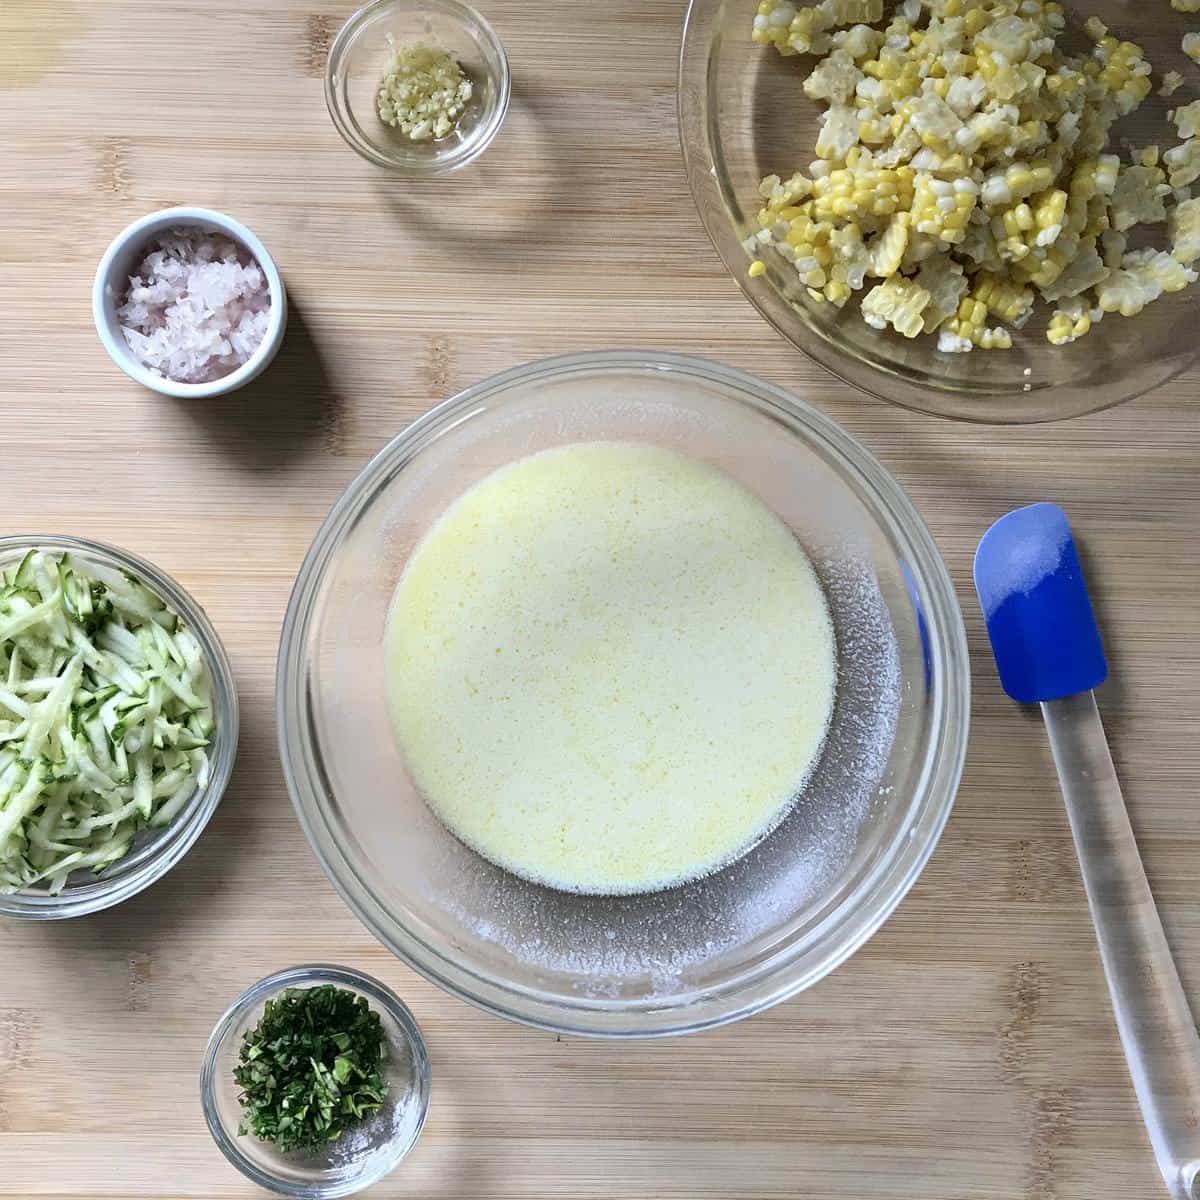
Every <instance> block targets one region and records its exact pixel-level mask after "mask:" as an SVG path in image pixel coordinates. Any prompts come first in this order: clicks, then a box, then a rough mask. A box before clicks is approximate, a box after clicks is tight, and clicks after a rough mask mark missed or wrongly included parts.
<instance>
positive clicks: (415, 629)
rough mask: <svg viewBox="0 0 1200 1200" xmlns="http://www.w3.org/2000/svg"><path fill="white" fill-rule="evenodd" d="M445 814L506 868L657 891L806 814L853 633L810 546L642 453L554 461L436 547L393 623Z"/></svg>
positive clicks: (416, 735)
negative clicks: (799, 809)
mask: <svg viewBox="0 0 1200 1200" xmlns="http://www.w3.org/2000/svg"><path fill="white" fill-rule="evenodd" d="M386 653H387V659H388V663H387V665H388V676H389V693H390V695H389V700H390V705H391V715H392V721H393V725H394V728H395V733H396V737H397V739H398V743H399V745H400V748H401V751H402V753H403V755H404V757H405V760H406V762H407V764H408V767H409V769H410V771H411V772H412V775H413V778H414V780H415V782H416V783H417V786H418V787H419V788H420V789H421V791H422V793H423V795H424V797H425V799H426V802H427V803H428V805H429V806H430V808H431V809H432V810H433V811H434V812H435V813H436V814H437V815H438V817H439V818H440V819H441V820H442V821H443V822H444V823H445V824H446V826H447V827H448V828H449V829H450V830H451V831H452V832H453V833H454V834H455V835H456V836H458V837H459V838H460V839H461V840H462V841H463V842H465V843H466V844H467V845H469V846H471V847H473V848H474V849H475V850H477V851H478V852H479V853H480V854H482V855H484V856H485V857H486V858H488V859H491V860H492V861H493V862H495V863H497V864H499V865H500V866H502V867H505V868H507V869H508V870H510V871H513V872H514V873H516V874H518V875H521V876H524V877H526V878H528V879H532V880H536V881H538V882H541V883H545V884H547V885H549V886H552V887H555V888H560V889H565V890H569V891H579V892H596V893H609V894H612V893H629V892H645V891H655V890H658V889H661V888H665V887H669V886H672V885H674V884H678V883H682V882H684V881H685V880H688V879H693V878H696V877H698V876H700V875H704V874H707V873H709V872H712V871H714V870H717V869H718V868H720V867H722V866H724V865H726V864H727V863H729V862H731V861H733V860H734V859H735V858H737V857H738V856H739V855H741V854H742V853H744V852H745V851H746V850H747V849H749V847H750V846H752V845H753V844H754V843H755V842H757V841H758V840H760V839H761V838H762V837H763V836H764V835H765V834H767V833H768V832H769V831H770V830H771V829H772V828H773V827H774V826H775V825H776V824H777V823H778V822H779V821H780V820H781V819H782V818H783V817H784V816H785V815H786V813H787V811H788V809H789V808H790V807H791V805H792V804H793V802H794V801H795V799H796V798H797V796H798V795H799V793H800V792H801V790H802V789H803V787H804V783H805V780H806V779H807V777H808V775H809V773H810V772H811V770H812V768H813V766H814V765H815V763H816V761H817V759H818V757H819V755H820V752H821V747H822V743H823V741H824V739H825V733H826V730H827V728H828V725H829V719H830V714H831V712H832V708H833V701H834V691H835V681H836V673H837V671H836V651H835V644H834V636H833V629H832V625H831V623H830V619H829V614H828V610H827V606H826V602H825V597H824V594H823V593H822V590H821V586H820V583H819V581H818V579H817V576H816V573H815V572H814V570H813V568H812V565H811V563H810V562H809V560H808V558H807V557H806V555H805V553H804V551H803V549H802V548H801V547H800V545H799V543H798V542H797V540H796V538H795V537H794V535H793V534H792V532H791V530H790V529H789V528H788V527H787V526H786V525H785V524H784V523H783V522H782V521H780V520H779V518H778V517H776V516H775V514H774V513H773V512H771V511H770V509H768V508H767V507H766V506H765V505H764V504H762V503H761V502H760V501H759V500H758V499H756V498H755V497H754V496H752V495H751V494H750V493H749V492H748V491H746V490H745V489H744V488H743V487H741V486H740V485H739V484H737V483H735V482H734V481H733V480H732V479H730V478H729V477H728V476H726V475H724V474H722V473H720V472H718V471H716V470H714V469H713V468H711V467H709V466H707V465H705V464H703V463H701V462H699V461H697V460H695V459H691V458H687V457H685V456H683V455H680V454H676V453H674V452H672V451H669V450H665V449H662V448H659V447H657V446H653V445H648V444H642V443H633V442H584V443H577V444H573V445H568V446H562V447H558V448H556V449H553V450H547V451H543V452H542V453H539V454H535V455H533V456H531V457H529V458H525V459H521V460H519V461H517V462H515V463H512V464H510V465H508V466H506V467H504V468H502V469H500V470H498V471H496V472H494V473H493V474H491V475H489V476H487V477H485V478H484V479H483V480H481V481H480V482H479V483H477V484H476V485H475V486H474V487H472V488H471V489H470V490H469V491H467V492H466V493H465V494H464V495H463V496H461V497H460V498H459V499H458V500H457V501H456V502H455V503H454V504H452V505H451V506H450V508H449V509H448V510H447V511H446V512H445V513H444V514H443V515H442V516H441V518H440V519H439V520H438V521H437V523H436V524H435V525H434V526H433V527H432V528H431V529H430V530H429V532H428V533H427V534H426V536H425V538H424V539H423V540H422V541H421V543H420V544H419V545H418V546H417V548H416V550H415V551H414V552H413V554H412V556H411V558H410V560H409V562H408V565H407V567H406V569H405V571H404V573H403V575H402V577H401V579H400V582H399V584H398V586H397V589H396V594H395V598H394V600H393V602H392V608H391V614H390V617H389V622H388V632H387V647H386Z"/></svg>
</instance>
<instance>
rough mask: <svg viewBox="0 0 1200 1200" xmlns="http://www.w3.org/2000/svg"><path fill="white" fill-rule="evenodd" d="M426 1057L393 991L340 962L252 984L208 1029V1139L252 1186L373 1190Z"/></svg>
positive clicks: (314, 1195)
mask: <svg viewBox="0 0 1200 1200" xmlns="http://www.w3.org/2000/svg"><path fill="white" fill-rule="evenodd" d="M429 1088H430V1076H429V1058H428V1055H427V1054H426V1052H425V1041H424V1039H423V1038H422V1037H421V1031H420V1029H419V1028H418V1027H417V1023H416V1021H415V1020H414V1019H413V1015H412V1013H410V1012H409V1011H408V1008H407V1007H406V1006H405V1005H404V1003H403V1001H401V1000H400V998H399V997H398V996H396V995H395V994H394V993H393V992H391V991H390V990H389V989H388V988H386V987H384V986H383V984H381V983H379V982H378V981H377V980H374V979H372V978H370V976H367V975H363V974H361V973H360V972H358V971H353V970H350V969H348V968H346V967H335V966H325V965H309V966H301V967H292V968H291V969H289V970H286V971H279V972H278V973H276V974H274V975H269V976H268V977H267V978H266V979H262V980H260V981H259V982H258V983H256V984H255V985H254V986H253V987H251V988H250V989H249V990H247V991H246V992H245V993H243V994H242V995H241V996H240V997H239V998H238V1000H237V1001H236V1002H235V1003H234V1004H233V1006H232V1007H231V1008H230V1009H229V1010H228V1012H226V1013H225V1015H224V1016H223V1017H222V1018H221V1019H220V1021H218V1022H217V1026H216V1028H215V1029H214V1030H213V1033H212V1036H211V1037H210V1038H209V1040H208V1046H207V1048H206V1049H205V1052H204V1062H203V1065H202V1067H201V1070H200V1096H201V1102H202V1104H203V1106H204V1117H205V1120H206V1121H207V1122H208V1128H209V1132H210V1133H211V1134H212V1135H213V1139H214V1140H215V1141H216V1143H217V1146H218V1147H219V1148H220V1150H221V1153H222V1154H224V1155H225V1157H226V1158H227V1159H229V1161H230V1162H231V1163H232V1164H233V1165H234V1166H235V1167H237V1169H238V1170H239V1171H241V1172H242V1174H243V1175H245V1176H246V1177H247V1178H249V1179H251V1180H253V1181H254V1182H255V1183H256V1184H258V1185H259V1186H260V1187H264V1188H267V1189H268V1190H269V1191H273V1192H277V1193H278V1194H280V1195H282V1196H295V1197H302V1198H303V1200H334V1197H338V1196H351V1195H353V1194H355V1193H356V1192H360V1191H362V1190H363V1189H364V1188H368V1187H370V1186H371V1185H372V1184H374V1183H377V1182H378V1181H379V1180H380V1179H382V1178H383V1177H384V1176H385V1175H387V1174H388V1173H389V1172H390V1171H392V1170H393V1169H394V1168H395V1167H396V1165H397V1164H398V1163H399V1162H400V1160H401V1159H403V1158H404V1156H405V1155H406V1154H408V1152H409V1151H410V1150H411V1149H412V1147H413V1146H414V1145H415V1144H416V1141H417V1138H418V1137H419V1136H420V1133H421V1128H422V1126H423V1125H424V1124H425V1114H426V1112H427V1110H428V1108H429Z"/></svg>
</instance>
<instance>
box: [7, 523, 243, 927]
mask: <svg viewBox="0 0 1200 1200" xmlns="http://www.w3.org/2000/svg"><path fill="white" fill-rule="evenodd" d="M34 548H39V549H42V550H50V551H53V552H55V553H61V552H67V553H69V554H72V555H75V556H76V557H78V558H80V559H83V560H84V561H87V560H89V559H90V560H92V561H94V562H97V563H100V564H101V565H103V566H107V567H110V568H115V569H116V570H118V571H126V572H128V573H129V574H131V575H134V576H136V577H137V578H138V579H140V580H141V581H142V583H144V584H145V585H146V586H147V587H148V588H150V590H151V591H153V592H156V593H157V594H158V595H159V596H160V597H161V598H162V600H163V601H164V602H165V603H166V604H167V606H168V607H169V608H170V609H171V610H172V611H173V612H175V613H177V614H178V615H179V617H180V618H182V620H183V623H184V624H185V625H186V626H187V627H188V629H190V630H191V632H192V633H193V634H194V635H195V637H196V640H197V641H198V642H199V643H200V648H201V650H202V652H203V654H204V662H205V665H206V666H207V668H208V676H209V681H210V684H211V687H212V707H213V722H214V725H215V728H214V730H213V736H212V740H211V742H210V743H209V747H208V754H209V764H210V774H209V779H208V784H207V785H206V786H205V787H203V788H199V789H197V791H196V793H195V795H193V796H192V798H191V799H190V800H189V801H188V803H187V805H186V806H185V807H184V809H183V811H182V812H180V813H179V814H178V815H177V816H176V817H175V818H174V819H173V820H172V821H171V822H170V823H169V824H168V825H167V826H166V828H165V829H158V830H153V831H151V830H143V831H142V832H141V833H139V834H138V835H137V836H136V838H135V839H134V843H133V848H132V849H131V850H130V852H129V853H128V854H127V855H126V856H125V857H124V858H122V859H118V860H117V862H115V863H113V865H112V866H111V867H109V868H107V870H105V871H103V872H101V873H100V874H96V873H95V872H94V871H76V872H74V873H73V874H72V875H71V876H69V877H68V879H67V885H66V887H64V888H63V890H62V891H61V892H59V893H58V895H57V896H52V895H51V894H50V893H49V892H48V891H47V890H46V888H44V887H37V886H34V887H31V888H26V889H25V890H24V891H20V892H13V893H12V894H11V895H0V917H23V918H25V919H26V920H33V921H55V920H60V919H62V918H64V917H82V916H87V915H88V914H89V913H94V912H99V911H100V910H101V909H104V908H111V907H112V906H113V905H114V904H119V903H121V901H122V900H128V899H129V898H130V897H131V896H134V895H136V894H137V893H138V892H140V891H141V890H142V889H143V888H147V887H149V886H150V885H151V884H152V883H154V882H155V880H157V879H160V878H161V877H162V876H163V875H165V874H166V873H167V872H168V871H169V870H170V869H171V868H172V867H173V866H175V864H176V863H177V862H179V860H180V859H181V858H183V856H184V855H185V854H186V853H187V852H188V851H189V850H190V849H191V848H192V845H193V843H194V842H195V841H196V839H197V838H198V837H199V836H200V834H201V833H202V832H203V830H204V827H205V826H206V825H207V824H208V822H209V819H210V818H211V817H212V815H213V813H214V812H215V811H216V808H217V804H218V803H219V802H220V799H221V796H222V794H223V793H224V791H225V785H226V784H227V783H228V782H229V775H230V772H231V771H232V770H233V763H234V759H235V758H236V757H237V744H238V698H237V689H236V687H235V686H234V682H233V671H232V670H231V669H230V666H229V659H228V658H227V657H226V656H225V649H224V647H223V646H222V645H221V642H220V639H219V638H218V637H217V634H216V630H214V629H213V627H212V623H211V622H210V621H209V619H208V617H207V616H206V615H205V612H204V609H202V608H201V607H200V605H199V604H197V603H196V601H195V600H193V599H192V597H191V596H189V595H188V594H187V592H185V591H184V590H183V588H181V587H180V586H179V584H177V583H176V582H175V581H174V580H173V579H172V578H171V577H170V576H169V575H166V574H164V573H163V572H162V571H160V570H159V569H158V568H157V567H155V566H153V565H151V564H150V563H148V562H146V561H145V560H144V559H141V558H138V557H136V556H135V555H133V554H130V553H129V552H128V551H126V550H120V549H118V548H117V547H116V546H107V545H104V544H103V543H102V542H93V541H90V540H89V539H87V538H75V537H62V536H53V535H46V536H41V535H37V534H22V535H19V536H14V537H5V538H0V572H2V571H4V570H7V569H8V568H9V567H11V566H13V565H14V564H16V563H18V562H20V560H21V559H22V558H23V557H24V555H25V553H26V551H28V550H31V549H34Z"/></svg>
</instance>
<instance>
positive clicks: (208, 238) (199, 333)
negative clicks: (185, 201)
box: [117, 227, 271, 383]
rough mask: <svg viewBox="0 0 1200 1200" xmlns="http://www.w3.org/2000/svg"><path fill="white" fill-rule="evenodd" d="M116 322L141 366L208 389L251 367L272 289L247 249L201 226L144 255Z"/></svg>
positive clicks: (171, 234) (172, 234) (169, 235)
mask: <svg viewBox="0 0 1200 1200" xmlns="http://www.w3.org/2000/svg"><path fill="white" fill-rule="evenodd" d="M142 254H143V257H142V260H141V262H140V263H139V264H138V266H137V273H136V274H134V275H131V276H130V279H129V288H128V290H127V291H126V292H125V294H124V296H122V297H121V299H120V302H119V305H118V308H117V319H118V321H120V323H121V332H122V333H123V334H124V335H125V341H126V342H127V343H128V344H129V348H130V350H132V351H133V354H134V356H135V357H136V358H137V359H138V361H139V362H140V363H142V365H143V366H145V367H147V368H149V369H150V370H151V371H153V372H154V373H155V374H156V375H163V376H165V377H166V378H168V379H173V380H174V381H175V382H176V383H209V382H211V381H212V380H214V379H221V378H222V377H223V376H225V375H228V374H230V373H231V372H232V371H236V370H237V368H238V367H240V366H241V365H242V364H243V363H246V362H249V360H250V358H251V357H252V356H253V355H254V352H255V351H256V350H257V349H258V348H259V346H261V345H262V342H263V339H264V338H265V337H266V333H267V324H268V322H269V321H270V317H271V289H270V285H269V284H268V282H267V279H266V275H265V273H264V272H263V269H262V267H261V266H259V264H258V262H257V261H255V259H254V257H253V256H252V255H251V254H250V253H249V251H247V250H246V249H245V248H244V247H242V246H239V245H238V244H237V243H236V242H234V241H233V240H232V239H230V238H228V237H226V236H225V235H224V234H222V233H218V232H215V231H211V230H207V229H202V228H198V227H193V228H180V229H171V230H169V231H167V232H166V233H164V234H162V235H161V236H159V237H157V238H156V239H155V240H154V241H152V242H151V243H150V244H149V245H148V246H147V247H146V248H145V250H144V251H143V252H142Z"/></svg>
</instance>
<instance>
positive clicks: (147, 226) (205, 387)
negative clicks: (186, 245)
mask: <svg viewBox="0 0 1200 1200" xmlns="http://www.w3.org/2000/svg"><path fill="white" fill-rule="evenodd" d="M188 225H198V226H202V227H203V228H205V229H215V230H218V231H220V232H221V233H224V234H226V235H227V236H228V237H230V238H232V239H233V240H234V241H235V242H238V243H240V244H241V245H243V246H245V247H246V249H247V250H249V251H250V253H251V254H252V255H254V257H255V259H256V260H257V261H258V264H259V266H261V267H262V269H263V272H264V273H265V274H266V277H267V283H268V284H269V285H270V288H271V319H270V322H269V323H268V325H267V333H266V337H264V338H263V341H262V345H261V346H259V348H258V349H257V350H256V351H255V352H254V354H253V355H252V356H251V358H250V360H249V361H248V362H245V363H243V364H242V365H241V366H240V367H238V368H237V370H236V371H231V372H230V373H229V374H228V375H223V376H221V378H220V379H213V380H210V381H209V382H207V383H176V382H175V380H173V379H167V378H165V377H164V376H162V375H156V374H155V373H154V372H153V371H151V370H150V369H149V368H148V367H145V366H143V365H142V364H141V363H140V362H139V361H138V360H137V358H135V357H134V354H133V352H132V351H131V350H130V349H129V346H128V344H127V343H126V341H125V335H124V334H123V333H122V332H121V326H120V322H119V321H118V320H117V305H118V303H119V299H120V296H121V295H122V293H123V292H124V291H125V288H126V286H127V285H128V282H129V273H130V271H131V269H132V268H133V264H134V262H135V261H136V259H137V256H138V255H139V254H140V253H141V251H142V250H143V248H144V247H145V246H146V243H147V242H149V241H151V240H152V239H153V238H154V237H155V236H156V235H157V234H159V233H161V232H162V231H163V230H165V229H175V228H178V227H179V226H188ZM92 315H93V317H94V318H95V321H96V332H97V333H98V334H99V335H100V341H101V342H102V343H103V345H104V348H105V350H107V351H108V355H109V357H110V358H111V359H112V360H113V362H115V363H116V364H117V366H118V367H120V368H121V370H122V371H124V372H125V374H126V375H128V376H129V378H130V379H133V380H135V381H136V382H138V383H140V384H141V385H142V386H143V387H148V388H150V390H151V391H155V392H158V393H160V394H161V395H163V396H178V397H181V398H183V399H185V400H205V399H208V398H209V397H211V396H224V395H226V394H227V393H228V392H234V391H237V389H238V388H240V387H243V386H244V385H245V384H247V383H249V382H250V381H251V380H252V379H256V378H257V377H258V376H259V375H261V374H262V373H263V371H265V370H266V369H267V367H268V366H270V364H271V360H272V359H273V358H274V357H275V355H276V354H277V353H278V352H279V347H280V346H281V345H282V344H283V332H284V329H285V328H286V327H287V293H286V292H285V291H284V287H283V278H282V277H281V276H280V274H279V268H278V267H277V266H276V265H275V260H274V259H273V258H272V257H271V255H270V253H269V252H268V250H267V248H266V246H264V245H263V244H262V242H261V241H259V239H258V238H257V237H256V236H255V235H254V234H253V233H251V232H250V230H249V229H247V228H246V226H245V225H243V224H242V223H241V222H240V221H235V220H234V219H233V218H232V217H227V216H226V215H225V214H224V213H219V212H215V211H214V210H212V209H210V208H164V209H160V210H159V211H158V212H154V213H150V214H149V215H148V216H145V217H142V218H140V219H139V220H137V221H134V222H133V224H132V225H129V226H127V227H126V228H125V229H123V230H121V232H120V233H119V234H117V236H116V237H115V238H113V240H112V243H111V244H110V245H109V247H108V249H107V250H106V251H105V252H104V257H103V258H102V259H101V260H100V266H99V267H98V268H97V269H96V282H95V284H94V285H93V287H92Z"/></svg>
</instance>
